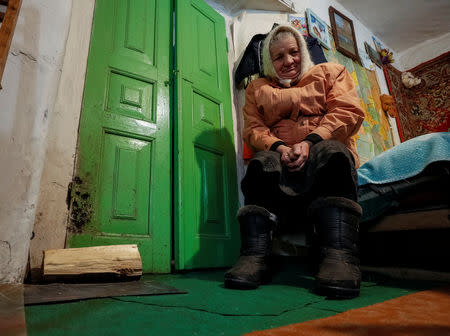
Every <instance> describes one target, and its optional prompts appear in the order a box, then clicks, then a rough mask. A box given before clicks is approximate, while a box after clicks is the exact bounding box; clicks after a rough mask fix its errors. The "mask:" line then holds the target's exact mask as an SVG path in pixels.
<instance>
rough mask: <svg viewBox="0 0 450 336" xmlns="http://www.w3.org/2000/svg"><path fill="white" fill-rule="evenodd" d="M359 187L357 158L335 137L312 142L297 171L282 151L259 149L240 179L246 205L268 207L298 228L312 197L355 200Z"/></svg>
mask: <svg viewBox="0 0 450 336" xmlns="http://www.w3.org/2000/svg"><path fill="white" fill-rule="evenodd" d="M357 187H358V179H357V174H356V169H355V162H354V158H353V156H352V154H351V153H350V151H349V150H348V149H347V147H346V146H345V145H343V144H342V143H341V142H338V141H334V140H325V141H321V142H319V143H317V144H315V145H314V146H312V147H311V149H310V154H309V157H308V160H307V161H306V163H305V165H304V166H303V168H302V169H301V170H300V171H298V172H289V171H288V170H287V168H286V167H284V166H282V165H281V161H280V154H279V153H277V152H273V151H272V152H270V151H269V152H258V153H256V155H255V157H254V158H253V159H252V160H251V161H250V163H249V165H248V168H247V173H246V175H245V177H244V179H243V180H242V182H241V188H242V192H243V194H244V197H245V205H258V206H261V207H263V208H266V209H267V210H269V211H270V212H272V213H274V214H275V215H277V216H278V217H279V219H280V221H281V222H285V223H283V226H286V225H287V226H291V225H292V226H293V227H296V228H298V226H299V225H300V224H301V222H302V218H305V219H306V211H307V208H308V206H309V204H310V203H311V202H312V201H314V200H315V199H318V198H321V197H328V196H335V197H344V198H348V199H351V200H353V201H356V200H357ZM289 224H291V225H289ZM300 226H301V225H300Z"/></svg>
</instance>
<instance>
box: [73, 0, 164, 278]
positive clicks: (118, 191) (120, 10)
mask: <svg viewBox="0 0 450 336" xmlns="http://www.w3.org/2000/svg"><path fill="white" fill-rule="evenodd" d="M171 25H172V11H171V2H170V1H167V0H97V1H96V7H95V16H94V23H93V32H92V37H91V48H90V53H89V59H88V67H87V74H86V85H85V92H84V100H83V109H82V115H81V121H80V131H79V151H78V152H79V156H78V158H77V173H76V178H75V179H74V185H73V192H72V211H71V224H70V230H69V231H70V232H71V234H70V235H69V240H68V245H69V246H71V247H81V246H92V245H105V244H108V245H111V244H131V243H136V244H138V247H139V251H140V253H141V256H142V259H143V270H144V271H146V272H168V271H170V253H171V245H170V239H171V220H172V217H171V201H172V200H171V175H170V174H171V146H172V142H171V141H172V140H171V138H172V137H171V129H170V87H169V85H168V84H169V79H170V73H171V72H170V66H171V64H170V56H171V50H172V45H171V37H172V36H171V31H172V29H171Z"/></svg>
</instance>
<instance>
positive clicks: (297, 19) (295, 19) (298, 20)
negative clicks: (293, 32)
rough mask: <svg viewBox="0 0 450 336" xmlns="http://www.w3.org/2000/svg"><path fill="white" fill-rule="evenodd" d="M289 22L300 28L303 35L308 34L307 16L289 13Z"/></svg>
mask: <svg viewBox="0 0 450 336" xmlns="http://www.w3.org/2000/svg"><path fill="white" fill-rule="evenodd" d="M289 22H290V23H291V25H293V26H294V27H295V28H297V29H298V31H299V33H300V34H302V35H303V36H308V29H307V25H306V18H305V17H303V16H294V15H289Z"/></svg>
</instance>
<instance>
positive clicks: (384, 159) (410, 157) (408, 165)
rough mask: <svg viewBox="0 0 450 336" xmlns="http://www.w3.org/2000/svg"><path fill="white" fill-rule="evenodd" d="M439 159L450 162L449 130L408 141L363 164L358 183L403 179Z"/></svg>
mask: <svg viewBox="0 0 450 336" xmlns="http://www.w3.org/2000/svg"><path fill="white" fill-rule="evenodd" d="M436 161H450V133H449V132H441V133H431V134H425V135H421V136H418V137H416V138H413V139H410V140H408V141H405V142H403V143H401V144H399V145H397V146H395V147H393V148H391V149H389V150H387V151H385V152H383V153H381V154H379V155H377V156H375V157H374V158H373V159H371V160H370V161H368V162H366V163H365V164H363V165H362V166H361V167H360V168H359V169H358V185H360V186H362V185H365V184H369V183H374V184H383V183H391V182H395V181H400V180H403V179H405V178H408V177H412V176H415V175H417V174H419V173H420V172H422V171H423V170H424V169H425V167H426V166H428V165H429V164H430V163H432V162H436Z"/></svg>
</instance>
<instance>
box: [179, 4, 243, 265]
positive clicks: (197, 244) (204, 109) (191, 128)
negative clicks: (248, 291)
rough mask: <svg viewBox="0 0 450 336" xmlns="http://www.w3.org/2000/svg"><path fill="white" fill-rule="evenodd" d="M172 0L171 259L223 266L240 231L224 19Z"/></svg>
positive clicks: (233, 251)
mask: <svg viewBox="0 0 450 336" xmlns="http://www.w3.org/2000/svg"><path fill="white" fill-rule="evenodd" d="M175 3H176V5H175V17H176V19H175V29H176V38H175V39H176V43H175V59H176V61H175V67H176V72H175V73H176V81H175V84H176V86H175V105H176V106H175V114H176V115H175V119H174V124H175V126H174V128H175V140H174V141H175V156H174V157H175V162H174V165H175V182H174V184H175V185H174V193H175V194H174V199H175V204H174V217H175V218H174V221H175V267H176V268H177V269H192V268H199V267H218V266H228V265H230V264H232V263H233V262H234V261H235V260H236V257H237V253H238V252H239V234H238V225H237V223H236V219H235V216H236V211H237V208H238V197H237V180H236V179H237V177H236V155H235V147H234V144H233V120H232V114H231V96H230V81H229V71H228V61H227V40H226V33H225V22H224V19H223V17H222V16H221V15H219V14H218V13H217V12H215V11H214V10H213V9H212V8H211V7H209V6H208V5H207V4H206V3H204V2H203V0H177V1H176V2H175Z"/></svg>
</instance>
